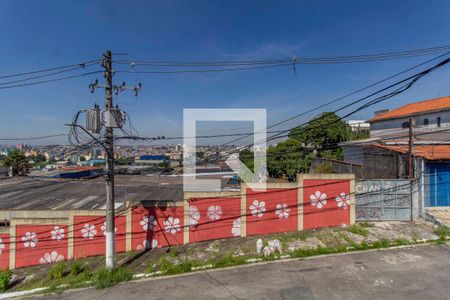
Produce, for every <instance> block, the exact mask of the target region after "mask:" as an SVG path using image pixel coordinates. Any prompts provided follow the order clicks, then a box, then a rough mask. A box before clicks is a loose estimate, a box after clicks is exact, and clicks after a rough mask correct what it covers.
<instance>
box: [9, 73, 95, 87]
mask: <svg viewBox="0 0 450 300" xmlns="http://www.w3.org/2000/svg"><path fill="white" fill-rule="evenodd" d="M99 73H102V71H93V72H87V73H82V74H76V75H70V76H66V77H60V78H54V79H48V80H41V81H34V82H28V83H21V84H16V85H8V86H0V90H4V89H10V88H16V87H22V86H29V85H36V84H43V83H49V82H56V81H61V80H68V79H73V78H78V77H83V76H88V75H92V74H99Z"/></svg>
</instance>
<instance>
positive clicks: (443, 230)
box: [434, 226, 450, 242]
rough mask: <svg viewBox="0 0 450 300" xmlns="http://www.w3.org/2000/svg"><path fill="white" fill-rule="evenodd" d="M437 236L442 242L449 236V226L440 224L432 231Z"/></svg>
mask: <svg viewBox="0 0 450 300" xmlns="http://www.w3.org/2000/svg"><path fill="white" fill-rule="evenodd" d="M434 233H435V234H437V235H438V236H439V241H440V242H444V241H445V240H446V239H447V237H450V228H449V227H447V226H441V227H439V228H438V229H436V230H435V231H434Z"/></svg>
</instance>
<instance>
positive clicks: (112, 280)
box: [94, 268, 133, 289]
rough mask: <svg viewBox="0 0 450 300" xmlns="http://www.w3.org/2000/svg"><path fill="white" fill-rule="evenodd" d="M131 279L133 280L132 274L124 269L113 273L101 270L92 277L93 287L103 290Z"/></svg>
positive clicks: (118, 269)
mask: <svg viewBox="0 0 450 300" xmlns="http://www.w3.org/2000/svg"><path fill="white" fill-rule="evenodd" d="M131 279H133V274H132V273H131V272H130V271H128V270H127V269H125V268H117V269H115V270H114V271H110V270H108V269H106V268H101V269H98V270H97V272H96V273H95V275H94V285H95V288H97V289H104V288H107V287H111V286H113V285H116V284H118V283H119V282H122V281H130V280H131Z"/></svg>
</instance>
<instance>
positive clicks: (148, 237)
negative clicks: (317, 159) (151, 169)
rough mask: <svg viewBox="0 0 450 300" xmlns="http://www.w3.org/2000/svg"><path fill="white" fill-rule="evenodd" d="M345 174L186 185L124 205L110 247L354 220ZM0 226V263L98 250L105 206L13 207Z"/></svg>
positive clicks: (350, 185)
mask: <svg viewBox="0 0 450 300" xmlns="http://www.w3.org/2000/svg"><path fill="white" fill-rule="evenodd" d="M354 193H355V184H354V176H353V175H351V174H302V175H299V176H298V178H297V183H270V184H268V185H267V190H262V189H260V188H255V189H250V188H249V187H248V186H246V185H244V184H243V185H242V186H241V191H234V192H231V191H230V192H204V193H185V200H184V202H181V203H173V204H167V205H166V206H160V205H159V206H158V205H153V206H145V207H144V206H138V207H130V208H128V209H127V210H125V211H123V212H119V213H118V214H117V216H116V251H117V252H125V251H135V250H137V251H142V250H145V249H149V248H154V247H166V246H170V245H181V244H188V243H195V242H200V241H206V240H214V239H223V238H232V237H237V236H240V237H245V236H247V235H249V236H250V235H261V234H269V233H277V232H288V231H297V230H303V229H311V228H320V227H329V226H341V225H343V224H353V223H354V222H355V198H354ZM6 214H9V216H11V219H10V227H9V230H3V231H0V268H1V269H6V268H10V269H14V268H20V267H25V266H32V265H38V264H48V263H53V262H57V261H61V260H67V259H77V258H81V257H87V256H95V255H104V254H105V234H104V231H105V215H104V214H105V212H104V211H88V210H86V211H84V210H76V211H64V212H61V211H54V212H53V211H14V212H8V213H6V212H5V213H4V215H6Z"/></svg>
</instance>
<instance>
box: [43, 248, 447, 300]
mask: <svg viewBox="0 0 450 300" xmlns="http://www.w3.org/2000/svg"><path fill="white" fill-rule="evenodd" d="M449 295H450V247H449V245H426V246H416V247H412V248H403V249H390V250H383V251H373V252H363V253H352V254H344V255H335V256H327V257H318V258H313V259H307V260H297V261H285V262H275V263H269V264H260V265H253V266H244V267H238V268H233V269H228V270H218V271H208V272H201V273H195V274H188V275H182V276H176V277H171V278H158V279H154V278H153V279H149V280H142V281H138V282H133V283H126V284H122V285H119V286H116V287H113V288H111V289H105V290H95V289H84V290H79V291H69V292H65V293H64V294H62V295H47V296H43V298H44V299H63V298H64V299H76V300H84V299H86V300H94V299H108V300H114V299H120V300H124V299H138V300H142V299H231V298H235V299H421V300H423V299H427V300H429V299H448V298H449Z"/></svg>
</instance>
